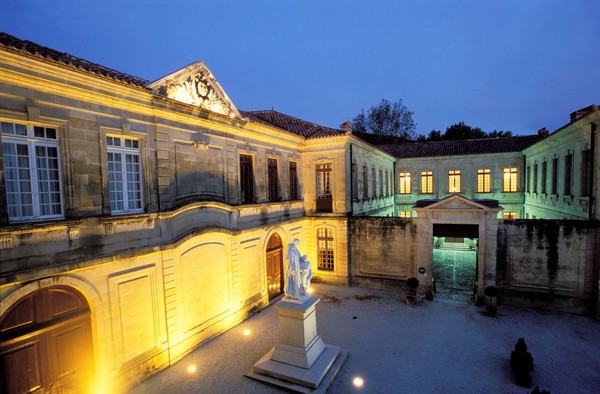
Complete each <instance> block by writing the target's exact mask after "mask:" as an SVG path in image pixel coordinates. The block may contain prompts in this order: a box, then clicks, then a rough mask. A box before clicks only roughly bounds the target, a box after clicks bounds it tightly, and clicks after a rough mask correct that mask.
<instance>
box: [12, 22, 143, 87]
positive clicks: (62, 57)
mask: <svg viewBox="0 0 600 394" xmlns="http://www.w3.org/2000/svg"><path fill="white" fill-rule="evenodd" d="M0 45H2V46H4V47H6V48H13V49H14V50H18V51H25V52H27V53H29V54H30V55H32V56H39V57H41V58H44V59H47V60H51V61H53V62H55V63H58V64H64V65H70V66H72V67H75V68H79V69H83V70H85V71H87V72H90V73H93V74H96V75H101V76H104V77H108V78H112V79H116V80H119V81H121V82H125V83H128V84H132V85H136V86H141V87H145V85H146V84H147V83H148V80H146V79H143V78H140V77H136V76H134V75H131V74H127V73H124V72H121V71H118V70H115V69H113V68H110V67H106V66H103V65H101V64H99V63H95V62H92V61H90V60H86V59H83V58H80V57H77V56H74V55H71V54H70V53H67V52H61V51H57V50H56V49H52V48H50V47H47V46H43V45H40V44H37V43H35V42H33V41H28V40H22V39H20V38H17V37H15V36H12V35H10V34H8V33H5V32H0Z"/></svg>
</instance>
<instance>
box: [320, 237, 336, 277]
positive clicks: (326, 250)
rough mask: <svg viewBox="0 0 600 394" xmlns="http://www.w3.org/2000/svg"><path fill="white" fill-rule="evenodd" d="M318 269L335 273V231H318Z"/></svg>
mask: <svg viewBox="0 0 600 394" xmlns="http://www.w3.org/2000/svg"><path fill="white" fill-rule="evenodd" d="M317 255H318V268H319V269H320V270H324V271H333V268H334V260H333V231H332V230H331V229H328V228H320V229H317Z"/></svg>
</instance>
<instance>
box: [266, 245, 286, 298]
mask: <svg viewBox="0 0 600 394" xmlns="http://www.w3.org/2000/svg"><path fill="white" fill-rule="evenodd" d="M266 252H267V253H266V255H267V292H268V293H269V301H270V300H272V299H273V298H275V297H277V296H278V295H279V294H281V293H282V292H283V274H282V271H283V245H282V243H281V238H280V237H279V235H277V234H273V235H272V236H271V238H269V242H268V243H267V251H266Z"/></svg>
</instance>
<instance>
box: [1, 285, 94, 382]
mask: <svg viewBox="0 0 600 394" xmlns="http://www.w3.org/2000/svg"><path fill="white" fill-rule="evenodd" d="M0 333H1V334H2V339H1V342H0V371H2V372H3V373H4V375H3V377H2V379H1V383H0V388H1V390H0V392H3V393H29V392H34V393H37V392H40V393H41V392H50V393H71V392H73V393H75V392H77V393H85V392H91V391H92V388H93V385H94V384H93V382H94V378H93V372H94V357H93V348H92V335H91V321H90V308H89V306H88V304H87V301H86V300H85V298H84V297H83V295H82V294H81V293H79V292H78V291H76V290H75V289H73V288H70V287H67V286H53V287H47V288H43V289H39V290H37V291H35V292H33V293H31V294H29V295H27V296H25V297H23V298H21V299H20V300H19V301H17V302H16V303H15V304H14V305H13V306H12V307H11V308H10V309H9V310H8V311H6V313H5V314H4V315H3V316H2V317H1V318H0Z"/></svg>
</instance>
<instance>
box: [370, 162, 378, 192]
mask: <svg viewBox="0 0 600 394" xmlns="http://www.w3.org/2000/svg"><path fill="white" fill-rule="evenodd" d="M371 183H372V184H373V185H371V193H372V194H371V196H372V197H373V198H375V197H377V173H376V172H375V167H372V168H371Z"/></svg>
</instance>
